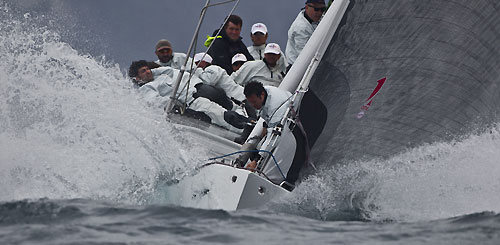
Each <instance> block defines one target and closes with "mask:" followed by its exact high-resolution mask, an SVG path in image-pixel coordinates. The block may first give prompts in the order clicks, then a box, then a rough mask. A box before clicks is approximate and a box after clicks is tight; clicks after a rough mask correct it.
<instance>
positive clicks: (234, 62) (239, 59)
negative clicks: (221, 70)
mask: <svg viewBox="0 0 500 245" xmlns="http://www.w3.org/2000/svg"><path fill="white" fill-rule="evenodd" d="M245 62H247V57H246V56H245V55H244V54H241V53H238V54H235V55H234V56H233V58H232V59H231V66H232V67H233V71H237V70H239V69H240V67H241V66H242V65H243V64H244V63H245Z"/></svg>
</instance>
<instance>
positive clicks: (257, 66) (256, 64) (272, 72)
mask: <svg viewBox="0 0 500 245" xmlns="http://www.w3.org/2000/svg"><path fill="white" fill-rule="evenodd" d="M280 57H281V49H280V46H279V45H278V44H276V43H270V44H268V45H267V46H266V49H265V50H264V59H263V60H255V61H248V62H246V63H245V64H243V65H242V66H241V68H240V69H239V70H238V71H236V72H233V74H231V78H232V79H233V80H234V81H235V82H236V83H237V84H239V85H241V86H245V85H246V84H247V83H249V82H250V81H257V82H260V83H262V84H264V85H269V86H275V87H277V86H279V85H280V83H281V81H282V80H283V78H284V77H285V70H284V69H282V67H280V66H279V65H278V60H279V59H280Z"/></svg>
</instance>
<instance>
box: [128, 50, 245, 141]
mask: <svg viewBox="0 0 500 245" xmlns="http://www.w3.org/2000/svg"><path fill="white" fill-rule="evenodd" d="M178 74H179V70H178V69H175V68H172V67H168V66H165V67H160V68H156V69H149V67H148V64H147V62H146V61H145V60H140V61H134V62H132V64H131V65H130V68H129V76H130V77H131V78H133V82H134V83H135V84H137V85H138V90H139V94H140V95H141V96H142V97H143V98H144V99H145V101H146V102H147V103H148V104H149V105H152V106H158V107H161V108H164V107H165V105H166V104H167V103H168V101H169V100H170V97H171V96H172V93H173V86H174V83H175V79H176V78H177V76H178ZM188 81H190V82H189V83H188ZM201 83H203V81H201V80H200V79H199V78H198V77H197V76H192V77H191V76H190V74H189V73H187V72H186V73H184V75H183V77H182V80H181V84H180V88H184V87H186V86H187V85H188V84H189V90H188V92H189V94H187V95H186V94H185V93H186V90H182V89H180V90H179V91H178V92H177V96H178V98H179V101H181V102H183V103H186V104H187V105H188V107H189V109H192V110H194V111H198V112H203V113H205V115H207V116H208V117H209V118H210V121H211V123H213V124H216V125H219V126H221V127H224V128H226V129H229V130H231V131H233V132H237V133H241V130H240V129H237V128H235V127H234V126H232V125H231V124H229V123H228V121H226V120H225V115H226V113H227V112H228V110H227V109H225V108H223V107H222V106H221V105H219V104H217V103H215V102H212V101H210V100H209V99H207V98H204V97H199V96H195V94H196V93H197V89H196V84H201Z"/></svg>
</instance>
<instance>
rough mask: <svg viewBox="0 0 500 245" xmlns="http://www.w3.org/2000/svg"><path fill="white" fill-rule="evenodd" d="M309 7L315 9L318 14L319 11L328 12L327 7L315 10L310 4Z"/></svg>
mask: <svg viewBox="0 0 500 245" xmlns="http://www.w3.org/2000/svg"><path fill="white" fill-rule="evenodd" d="M307 6H309V7H311V8H313V9H314V11H316V12H318V11H321V12H325V11H326V7H321V8H315V7H314V6H312V5H309V4H308V5H307Z"/></svg>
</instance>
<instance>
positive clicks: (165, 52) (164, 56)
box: [155, 47, 173, 63]
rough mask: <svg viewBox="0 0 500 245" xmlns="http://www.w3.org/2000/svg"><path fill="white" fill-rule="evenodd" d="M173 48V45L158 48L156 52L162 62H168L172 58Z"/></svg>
mask: <svg viewBox="0 0 500 245" xmlns="http://www.w3.org/2000/svg"><path fill="white" fill-rule="evenodd" d="M172 52H173V51H172V48H171V47H162V48H160V49H158V50H156V52H155V54H156V56H158V59H159V60H160V62H162V63H167V62H169V61H170V60H171V59H172Z"/></svg>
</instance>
